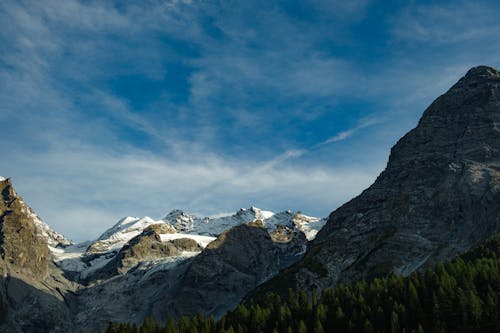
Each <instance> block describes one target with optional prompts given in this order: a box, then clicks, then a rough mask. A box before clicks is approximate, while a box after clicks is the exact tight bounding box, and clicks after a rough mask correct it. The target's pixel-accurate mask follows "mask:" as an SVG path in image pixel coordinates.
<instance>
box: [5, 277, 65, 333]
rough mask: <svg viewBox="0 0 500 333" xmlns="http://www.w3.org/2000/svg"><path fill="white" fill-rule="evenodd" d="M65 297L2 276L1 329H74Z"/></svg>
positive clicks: (16, 279)
mask: <svg viewBox="0 0 500 333" xmlns="http://www.w3.org/2000/svg"><path fill="white" fill-rule="evenodd" d="M70 331H72V328H71V320H70V314H69V310H68V307H67V305H66V302H65V298H64V296H63V294H62V293H60V297H56V296H55V295H52V294H50V292H49V291H48V290H47V291H44V290H42V289H38V288H36V287H34V286H33V285H30V284H29V283H27V282H25V281H23V280H21V279H19V278H16V277H12V276H7V278H4V277H1V278H0V332H26V333H30V332H54V333H57V332H70Z"/></svg>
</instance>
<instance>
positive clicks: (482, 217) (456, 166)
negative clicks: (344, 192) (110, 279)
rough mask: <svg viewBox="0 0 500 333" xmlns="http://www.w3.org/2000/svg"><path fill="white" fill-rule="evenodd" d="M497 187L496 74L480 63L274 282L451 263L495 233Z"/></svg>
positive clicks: (332, 279) (499, 104) (499, 101)
mask: <svg viewBox="0 0 500 333" xmlns="http://www.w3.org/2000/svg"><path fill="white" fill-rule="evenodd" d="M499 190H500V73H499V72H498V71H496V70H495V69H493V68H490V67H485V66H480V67H475V68H472V69H471V70H469V72H468V73H467V74H466V75H465V77H463V78H462V79H460V80H459V81H458V82H457V83H456V84H455V85H454V86H453V87H452V88H451V89H450V90H449V91H448V92H446V93H445V94H444V95H442V96H440V97H439V98H438V99H436V100H435V101H434V102H433V103H432V105H430V106H429V108H428V109H427V110H426V111H425V113H424V115H423V117H422V118H421V120H420V122H419V123H418V126H417V127H416V128H415V129H413V130H411V131H410V132H409V133H408V134H406V135H405V136H404V137H403V138H401V139H400V140H399V141H398V143H397V144H396V145H395V146H394V147H393V148H392V150H391V154H390V158H389V162H388V164H387V167H386V169H385V170H384V171H383V172H382V173H381V174H380V176H379V177H378V178H377V180H376V181H375V183H374V184H373V185H372V186H370V187H369V188H368V189H367V190H365V191H364V192H363V193H362V194H361V195H359V196H358V197H356V198H354V199H353V200H351V201H350V202H348V203H346V204H345V205H343V206H342V207H340V208H339V209H337V210H336V211H334V212H332V213H331V214H330V216H329V220H328V222H327V224H326V225H325V227H324V228H323V229H322V230H321V231H320V232H319V234H318V236H317V238H316V239H315V240H314V241H313V242H312V245H311V246H310V247H309V249H308V251H307V253H306V255H305V257H304V258H303V259H302V260H301V261H300V262H299V263H297V264H296V265H295V266H293V267H291V268H290V269H288V270H287V271H286V272H284V273H283V274H282V275H280V276H279V277H278V278H277V279H275V280H274V281H273V283H274V284H275V285H279V284H282V285H288V286H292V287H296V288H312V287H314V286H316V287H320V288H321V287H328V286H332V285H335V284H336V283H338V282H342V281H349V280H355V279H359V278H364V277H368V278H369V277H373V276H377V275H384V274H387V273H389V272H395V273H402V274H409V273H411V272H413V271H415V270H418V269H421V268H424V267H427V266H428V265H430V264H432V263H434V262H436V261H437V260H443V259H446V258H450V257H453V256H455V255H457V254H459V253H461V252H463V251H465V250H467V249H469V248H471V247H472V246H474V245H475V244H478V243H479V242H481V241H483V240H485V239H486V238H488V237H490V236H491V235H493V234H495V233H498V232H499V231H500V193H499Z"/></svg>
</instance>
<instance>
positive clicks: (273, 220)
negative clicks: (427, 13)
mask: <svg viewBox="0 0 500 333" xmlns="http://www.w3.org/2000/svg"><path fill="white" fill-rule="evenodd" d="M256 221H258V222H259V223H262V226H264V227H265V228H266V229H267V231H268V232H269V233H272V232H274V231H275V230H277V228H278V227H280V228H281V229H280V230H282V229H283V228H286V229H287V230H289V231H293V230H295V231H298V232H301V233H304V235H305V238H306V239H307V240H312V239H313V238H314V237H315V235H316V233H317V232H318V230H319V229H321V227H322V226H323V225H324V224H325V222H326V219H319V218H316V217H311V216H307V215H303V214H301V213H300V212H298V213H293V212H291V211H285V212H280V213H273V212H270V211H266V210H261V209H259V208H256V207H250V208H248V209H245V208H242V209H240V210H239V211H237V212H236V213H234V214H225V215H218V216H215V217H197V216H195V215H192V214H188V213H185V212H183V211H182V210H178V209H176V210H172V211H171V212H170V213H168V214H167V215H166V216H165V217H164V218H162V219H160V220H154V219H152V218H150V217H148V216H146V217H142V218H138V217H132V216H127V217H124V218H122V219H120V220H119V221H118V222H117V223H116V224H115V225H113V226H112V227H111V228H109V229H108V230H106V231H105V232H104V233H103V234H102V235H101V236H99V237H98V238H97V240H95V241H91V242H85V243H81V244H76V245H75V244H72V245H70V246H66V247H61V246H60V247H58V248H56V247H55V246H51V247H50V249H51V251H52V254H53V255H54V258H55V262H56V264H57V265H59V266H60V267H61V268H63V269H64V270H66V271H72V272H76V273H78V274H80V276H81V277H82V278H87V277H89V276H90V275H91V274H93V273H94V272H96V271H98V270H99V269H101V268H103V267H104V266H106V265H107V264H108V263H109V262H110V261H111V260H112V259H113V258H114V257H115V256H116V255H117V254H118V252H119V251H120V250H121V249H122V248H124V246H125V245H127V244H128V243H129V242H130V241H131V240H132V239H134V238H136V237H138V236H140V235H141V234H142V233H143V232H144V231H145V230H146V229H147V228H150V227H151V226H155V232H156V233H157V234H158V235H159V237H160V239H161V241H162V242H171V241H173V240H176V239H191V240H194V241H195V242H196V243H197V244H198V245H199V247H200V249H204V248H205V247H206V246H207V245H208V244H209V243H210V242H211V241H213V240H215V239H216V237H217V236H218V235H220V234H221V233H222V232H224V231H226V230H229V229H230V228H232V227H235V226H238V225H241V224H245V223H250V222H256ZM200 252H201V251H198V252H196V253H188V254H186V253H184V252H180V253H178V254H177V255H172V256H170V257H169V258H168V261H169V262H171V261H172V260H174V259H177V260H184V259H186V258H188V257H191V256H193V255H197V254H199V253H200Z"/></svg>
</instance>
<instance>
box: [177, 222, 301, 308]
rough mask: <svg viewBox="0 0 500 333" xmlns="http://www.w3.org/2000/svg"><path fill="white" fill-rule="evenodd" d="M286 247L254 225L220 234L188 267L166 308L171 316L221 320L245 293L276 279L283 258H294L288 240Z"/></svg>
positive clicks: (244, 225)
mask: <svg viewBox="0 0 500 333" xmlns="http://www.w3.org/2000/svg"><path fill="white" fill-rule="evenodd" d="M284 244H286V243H285V242H283V243H282V244H279V245H284ZM287 244H289V246H290V248H289V249H288V250H289V252H288V253H287V251H286V250H285V251H282V250H281V249H280V248H279V245H278V244H276V243H274V242H273V240H272V239H271V237H270V235H269V233H268V232H267V231H266V229H265V228H263V227H259V226H258V224H256V223H252V224H251V225H248V224H243V225H240V226H237V227H233V228H232V229H230V230H228V231H225V232H223V233H222V234H221V235H220V236H219V237H218V238H217V239H216V240H215V241H213V242H212V243H210V244H208V246H207V248H206V249H205V251H204V252H202V254H200V255H199V256H197V257H195V258H194V259H193V261H192V262H191V263H190V264H189V267H188V268H187V270H186V273H185V274H184V276H183V279H182V284H181V286H180V288H179V289H178V293H177V294H176V296H175V298H174V301H173V302H172V303H171V304H169V308H171V309H175V313H174V314H175V315H181V314H192V315H194V314H196V313H199V312H201V313H205V314H212V315H214V316H216V317H218V316H222V315H223V314H224V313H225V312H226V311H227V310H228V309H231V308H232V307H234V306H236V305H237V304H238V303H239V302H240V301H241V299H242V298H243V297H244V296H245V295H246V294H247V293H248V292H249V291H251V290H252V289H254V288H255V287H256V286H257V285H259V284H261V283H262V282H264V281H266V280H267V279H269V278H270V277H272V276H274V275H276V274H277V273H278V271H279V269H280V268H283V267H284V261H285V258H287V257H288V256H292V255H294V254H295V255H297V251H295V252H294V251H293V250H292V248H293V247H292V244H291V239H290V240H289V242H288V243H287Z"/></svg>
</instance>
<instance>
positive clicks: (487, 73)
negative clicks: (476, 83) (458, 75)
mask: <svg viewBox="0 0 500 333" xmlns="http://www.w3.org/2000/svg"><path fill="white" fill-rule="evenodd" d="M499 76H500V72H499V71H497V70H496V69H495V68H493V67H490V66H484V65H481V66H476V67H472V68H471V69H469V70H468V71H467V74H465V76H464V78H465V79H472V78H485V77H499Z"/></svg>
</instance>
